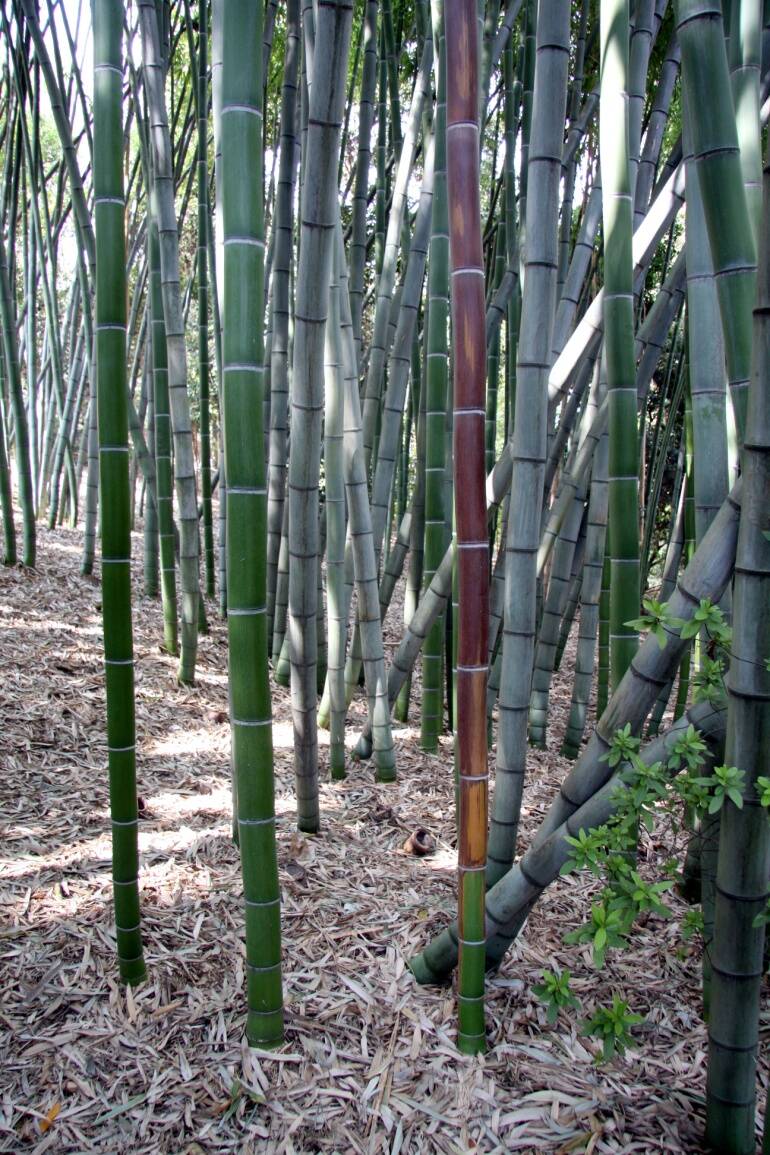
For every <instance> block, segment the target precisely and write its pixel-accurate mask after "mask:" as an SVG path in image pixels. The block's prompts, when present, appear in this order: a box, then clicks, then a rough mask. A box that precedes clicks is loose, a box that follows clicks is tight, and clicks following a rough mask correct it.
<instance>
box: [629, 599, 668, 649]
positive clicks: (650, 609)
mask: <svg viewBox="0 0 770 1155" xmlns="http://www.w3.org/2000/svg"><path fill="white" fill-rule="evenodd" d="M642 605H643V606H644V609H645V610H646V611H647V612H646V613H644V614H642V615H641V617H639V618H634V619H633V621H630V622H625V623H624V624H625V625H627V626H628V627H629V629H632V630H638V631H639V633H640V634H644V633H650V634H652V636H653V637H654V638H656V639H657V642H658V645H659V646H660V648H661V650H662V649H664V648H665V645H666V642H667V640H668V632H667V630H666V627H667V626H668V627H669V631H670V630H671V629H673V628H674V626H675V624H676V623H677V622H678V619H677V618H672V617H671V614H670V612H669V608H668V602H658V601H656V600H655V598H644V599H643V601H642Z"/></svg>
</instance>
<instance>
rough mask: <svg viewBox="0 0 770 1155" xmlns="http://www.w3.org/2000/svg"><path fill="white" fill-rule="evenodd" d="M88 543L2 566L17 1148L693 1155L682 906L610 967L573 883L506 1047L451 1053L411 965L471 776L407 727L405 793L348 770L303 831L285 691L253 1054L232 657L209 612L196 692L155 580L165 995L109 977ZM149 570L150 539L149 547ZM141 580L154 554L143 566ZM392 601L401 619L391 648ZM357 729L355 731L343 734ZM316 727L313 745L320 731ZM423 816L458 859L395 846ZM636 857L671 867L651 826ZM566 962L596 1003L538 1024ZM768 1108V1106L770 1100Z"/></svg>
mask: <svg viewBox="0 0 770 1155" xmlns="http://www.w3.org/2000/svg"><path fill="white" fill-rule="evenodd" d="M80 540H81V539H80V534H79V533H74V532H70V531H66V530H60V531H56V532H53V533H51V532H45V531H44V530H42V529H41V531H40V540H39V559H40V560H39V566H38V568H37V570H36V571H35V572H33V573H30V572H25V571H24V570H23V569H21V568H16V569H7V570H3V571H2V572H0V725H1V726H2V730H0V837H1V839H2V841H1V843H0V1047H1V1048H2V1058H0V1151H12V1152H19V1153H26V1152H35V1153H41V1152H43V1151H51V1152H132V1153H133V1155H143V1153H150V1152H152V1153H153V1155H154V1153H168V1155H180V1153H186V1155H201V1153H206V1155H210V1153H214V1152H231V1151H233V1152H235V1151H237V1152H244V1153H246V1152H275V1153H276V1155H277V1153H279V1152H287V1153H288V1152H315V1151H329V1152H362V1153H364V1152H365V1153H371V1155H374V1153H375V1152H388V1153H389V1155H398V1153H404V1155H406V1153H409V1155H411V1153H415V1155H417V1153H419V1155H431V1153H432V1152H446V1153H459V1152H466V1151H479V1152H487V1153H490V1155H491V1153H492V1152H509V1151H523V1152H554V1153H556V1152H560V1153H564V1155H566V1153H568V1152H569V1153H575V1155H576V1153H578V1152H586V1153H590V1152H597V1153H598V1152H623V1153H630V1152H645V1153H650V1152H659V1151H669V1152H691V1151H697V1150H699V1146H698V1136H699V1135H700V1133H701V1130H702V1116H703V1093H704V1079H705V1059H706V1035H705V1030H704V1027H703V1024H702V1022H701V1020H700V1018H699V966H700V963H699V957H698V953H697V950H696V949H695V948H693V947H691V946H689V945H688V944H685V943H683V941H682V938H681V934H680V932H679V927H678V920H679V918H680V917H681V915H682V913H683V911H684V909H685V908H684V907H683V906H681V904H679V903H678V901H677V900H674V901H673V906H674V908H675V916H674V918H673V919H670V920H668V921H665V922H664V921H662V920H659V919H653V920H650V921H649V922H648V923H647V924H646V926H644V927H642V928H640V929H639V931H638V933H637V934H636V936H635V938H634V942H633V945H632V947H631V949H629V950H628V951H625V952H622V953H619V952H612V953H611V954H610V956H609V958H608V962H607V964H606V966H605V968H604V969H603V970H602V971H601V972H597V971H596V970H595V969H594V968H593V966H592V965H591V960H590V955H589V954H588V952H587V950H585V949H583V948H579V947H567V946H565V945H564V944H563V941H562V938H563V935H564V934H565V933H567V932H568V931H570V930H572V929H574V928H575V927H576V926H578V925H579V924H580V923H581V922H582V921H583V920H584V918H585V916H586V912H587V911H588V909H589V905H590V899H591V896H592V893H593V892H594V889H595V886H596V884H595V883H594V882H593V881H592V880H590V879H584V878H582V877H578V878H575V877H572V878H567V879H562V880H561V881H560V882H559V883H558V884H557V885H555V886H554V887H552V888H551V889H550V890H549V891H548V892H547V893H546V895H545V896H544V898H543V900H542V901H541V903H540V904H539V905H538V906H537V908H536V909H535V911H534V913H533V915H532V916H531V918H530V920H529V923H528V924H527V926H526V927H525V929H524V932H523V933H522V935H521V936H520V939H519V941H518V942H517V944H516V945H515V947H514V949H513V950H512V951H511V952H510V954H509V956H508V958H507V959H506V961H505V963H504V965H503V966H502V968H501V970H500V972H499V973H498V974H497V975H496V976H495V977H494V978H492V979H490V981H489V985H488V1028H489V1049H488V1051H487V1053H486V1054H485V1055H484V1056H483V1057H482V1058H478V1059H466V1058H462V1057H460V1056H459V1055H458V1054H457V1052H456V1050H455V1046H454V1033H455V1000H454V997H453V993H452V990H451V988H447V989H443V990H438V989H432V988H425V987H418V986H417V985H416V984H415V982H414V981H413V979H412V977H411V975H410V972H409V971H408V969H407V965H406V964H407V960H408V959H409V957H410V956H411V955H412V954H413V953H415V952H416V951H417V950H418V949H420V947H421V946H422V945H424V944H425V942H426V941H427V940H428V938H429V937H430V936H431V935H432V934H433V933H435V932H436V931H437V930H439V929H441V927H442V926H443V925H444V924H445V922H446V919H447V918H448V917H451V916H452V913H453V910H454V903H455V875H454V867H455V854H454V849H453V845H454V844H453V829H454V813H453V810H454V802H453V789H452V758H451V749H450V744H449V740H448V739H445V740H444V744H443V746H442V750H441V753H440V755H439V756H429V755H425V754H423V753H422V752H421V751H420V749H419V681H418V680H416V682H415V686H414V701H415V702H416V703H417V704H416V705H415V706H413V709H412V724H411V725H408V726H404V727H399V728H397V731H396V743H397V753H398V771H399V780H398V783H397V784H395V785H387V786H386V785H378V784H376V783H375V782H374V777H373V770H372V767H371V766H370V765H368V764H366V763H364V764H358V763H356V762H354V761H352V760H351V762H350V766H349V773H348V777H347V779H346V780H345V781H344V782H343V783H335V784H334V785H331V784H330V783H329V782H328V781H327V780H326V779H327V774H326V766H325V761H326V747H325V746H322V749H321V755H322V761H323V764H322V767H321V774H322V782H323V785H322V787H321V804H322V815H323V833H322V835H321V836H320V837H317V838H308V837H305V836H302V835H299V834H298V833H297V832H296V830H295V828H294V813H295V807H294V797H293V783H292V753H291V740H292V736H291V722H290V714H289V703H288V694H287V692H286V691H284V690H280V689H279V690H276V692H275V696H274V713H275V722H276V724H275V751H276V769H277V814H278V822H277V831H278V843H279V861H280V866H281V884H282V897H283V947H284V963H285V970H284V984H285V998H286V1024H287V1029H286V1043H285V1045H284V1047H283V1048H282V1049H281V1050H280V1051H278V1052H277V1053H271V1054H266V1053H262V1052H254V1051H252V1052H249V1050H248V1049H247V1048H245V1047H244V1044H243V1025H244V1017H245V1006H244V981H243V980H244V959H243V948H242V941H241V938H242V917H241V883H240V874H239V864H238V855H237V852H236V849H235V847H234V846H233V843H232V841H231V837H230V825H231V817H230V785H229V777H230V771H229V726H228V720H227V644H226V632H225V628H224V625H223V623H222V622H221V621H220V620H219V619H218V618H217V617H216V614H215V609H214V607H213V606H212V607H210V608H209V617H210V622H211V632H210V634H209V636H207V637H204V638H202V639H201V644H200V663H199V673H198V680H197V684H196V686H195V688H193V689H189V688H181V687H179V686H178V685H177V684H176V681H175V661H174V660H173V659H172V658H170V657H168V656H166V655H165V654H163V653H162V652H161V650H160V647H159V642H160V640H161V638H162V625H161V615H160V607H159V605H158V604H157V603H154V602H150V601H148V600H147V599H145V598H143V597H142V596H141V592H140V589H139V588H138V587H137V589H136V591H135V592H136V599H135V648H136V659H137V667H136V669H137V724H138V736H137V740H138V753H139V790H140V794H141V798H142V802H143V809H142V813H141V826H140V846H141V855H142V875H141V896H142V916H143V927H144V933H145V944H146V957H147V965H148V979H147V982H146V983H145V984H144V985H143V986H142V987H140V988H138V989H136V990H133V991H127V990H124V989H122V988H121V987H120V986H119V985H118V982H117V981H116V968H115V959H114V948H113V940H112V915H111V906H112V904H111V884H110V844H109V837H108V829H109V827H108V803H107V780H106V772H105V764H106V749H105V736H104V693H103V678H102V659H101V641H100V638H101V620H100V605H99V598H100V592H99V585H98V581H97V580H96V579H88V578H83V577H81V576H79V551H80ZM134 548H135V553H136V555H137V557H139V551H140V549H141V540H140V538H139V537H138V536H137V537H136V538H135V541H134ZM136 570H137V572H140V570H141V566H140V565H137V566H136ZM399 620H400V606H398V605H396V606H394V608H393V610H392V611H391V614H390V617H389V620H388V643H389V649H392V646H393V644H394V643H395V641H396V640H397V637H398V634H399V625H398V623H399ZM570 657H571V647H570V650H569V651H568V654H567V658H566V659H565V662H564V665H563V668H562V672H561V673H560V675H559V676H558V677H557V679H556V681H555V684H554V690H553V717H554V723H553V727H552V730H551V732H550V733H549V749H548V750H547V751H545V752H532V755H531V760H530V765H531V774H530V777H529V780H528V785H527V792H526V796H525V814H524V839H525V840H526V839H527V838H528V837H529V835H530V834H531V832H532V830H533V829H534V827H535V826H536V824H537V820H538V817H539V816H540V815H541V814H542V812H543V811H544V809H545V807H546V806H547V803H548V801H549V799H550V797H551V795H552V793H553V791H554V789H555V786H556V783H557V782H558V780H559V777H560V776H561V775H563V774H564V772H565V770H566V766H567V764H566V762H565V761H564V759H562V758H561V757H560V756H559V755H558V753H557V751H558V749H559V743H560V739H561V729H562V726H563V724H564V721H565V719H566V711H567V710H568V707H569V697H570V694H571V679H570V669H571V663H570ZM361 720H362V705H361V703H360V702H359V703H356V704H355V707H354V709H353V711H352V715H351V722H352V724H351V728H350V732H349V734H350V745H351V747H352V745H353V743H354V741H355V737H356V733H357V727H359V726H360V724H361ZM324 737H325V736H322V740H323V738H324ZM417 826H425V827H427V828H428V829H429V830H430V832H431V833H432V834H433V836H434V838H435V839H436V843H437V850H436V853H435V854H434V855H433V856H431V857H429V858H424V859H415V858H413V857H411V856H408V855H407V854H405V853H404V852H403V850H402V846H403V843H404V840H405V838H406V837H407V835H408V834H409V833H410V832H411V831H412V830H414V829H415V827H417ZM643 854H644V855H645V856H647V857H648V858H654V857H655V856H657V855H658V854H661V855H663V854H665V847H662V846H658V845H657V844H656V842H655V838H653V839H651V840H648V842H647V843H646V844H645V846H644V849H643ZM554 966H559V967H565V966H566V967H569V969H570V970H571V971H572V974H573V986H574V988H575V990H576V992H577V994H578V995H579V996H580V998H581V1002H582V1005H583V1012H582V1014H581V1015H577V1016H568V1015H564V1014H562V1015H561V1016H560V1018H559V1020H558V1021H557V1023H556V1025H555V1026H554V1027H551V1026H549V1025H547V1024H546V1021H545V1011H544V1008H543V1006H542V1004H541V1003H540V1002H539V1001H538V999H537V998H536V996H535V995H534V994H533V993H532V987H533V985H534V984H535V983H537V982H538V981H539V979H540V975H541V971H542V970H543V968H552V967H554ZM614 992H618V993H621V994H623V995H624V997H626V998H627V999H628V1001H629V1003H630V1004H631V1007H632V1009H633V1010H634V1011H636V1012H638V1013H640V1014H643V1015H644V1016H645V1022H644V1024H643V1025H642V1026H641V1027H639V1028H637V1029H636V1032H635V1034H636V1039H637V1041H638V1044H639V1045H638V1048H637V1049H635V1050H632V1051H629V1052H628V1053H627V1055H626V1056H625V1057H624V1058H621V1059H616V1060H614V1061H613V1062H611V1063H610V1064H607V1065H604V1066H598V1065H597V1063H596V1061H595V1060H596V1054H597V1050H598V1047H597V1044H596V1042H595V1040H592V1039H587V1038H586V1037H585V1036H583V1035H581V1034H580V1023H581V1019H582V1017H583V1015H584V1014H585V1013H587V1012H588V1011H590V1009H591V1008H592V1007H593V1006H594V1005H595V1004H596V1003H602V1002H608V1001H609V1000H610V998H611V995H612V994H613V993H614ZM760 1101H761V1103H762V1105H763V1102H764V1096H763V1095H762V1096H761V1100H760Z"/></svg>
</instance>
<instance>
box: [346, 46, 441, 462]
mask: <svg viewBox="0 0 770 1155" xmlns="http://www.w3.org/2000/svg"><path fill="white" fill-rule="evenodd" d="M432 64H433V41H432V40H431V38H430V37H427V38H426V40H425V45H424V47H423V51H422V58H421V60H420V66H419V71H418V74H417V80H416V82H415V86H414V92H413V94H412V104H411V107H410V109H409V119H408V122H407V127H406V132H405V133H404V140H403V144H402V147H401V153H400V156H399V161H398V167H397V169H396V176H395V180H394V182H393V195H392V198H391V205H390V214H389V217H388V226H387V232H386V235H385V243H384V249H383V258H382V269H381V271H380V273H379V276H378V279H377V297H376V302H375V308H374V322H373V327H372V340H371V344H370V346H369V364H368V367H367V374H366V384H365V386H364V403H363V423H364V426H363V434H364V450H365V452H366V465H367V470H368V469H370V468H371V464H372V460H373V450H374V442H375V435H376V427H377V414H378V411H379V408H380V395H381V391H382V381H383V377H384V373H385V362H386V358H387V352H388V339H387V337H388V324H389V321H390V314H391V305H392V299H393V289H394V286H395V282H396V265H397V257H398V247H399V238H400V236H401V232H402V225H403V218H404V210H405V208H406V197H407V189H408V185H409V177H410V175H411V172H412V168H413V166H414V158H415V154H416V151H417V143H418V139H419V130H420V126H421V123H422V110H423V105H424V103H425V101H426V99H427V97H428V93H429V90H430V74H431V67H432ZM402 408H403V406H402Z"/></svg>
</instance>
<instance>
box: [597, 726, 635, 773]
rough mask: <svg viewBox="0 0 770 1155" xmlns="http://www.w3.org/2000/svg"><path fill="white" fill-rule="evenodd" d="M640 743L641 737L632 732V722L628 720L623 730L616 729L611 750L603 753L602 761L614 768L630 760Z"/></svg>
mask: <svg viewBox="0 0 770 1155" xmlns="http://www.w3.org/2000/svg"><path fill="white" fill-rule="evenodd" d="M640 744H641V739H640V738H637V737H635V735H633V734H632V733H631V723H630V722H626V724H625V726H624V727H623V729H622V730H616V731H615V733H614V735H613V737H612V741H611V742H610V748H609V750H608V751H607V753H606V754H602V761H603V762H607V763H608V765H609V766H611V767H612V768H613V769H614V768H615V766H617V765H618V764H619V763H620V762H628V761H629V760H630V759H631V756H632V754H635V753H636V752H637V750H638V749H639V746H640Z"/></svg>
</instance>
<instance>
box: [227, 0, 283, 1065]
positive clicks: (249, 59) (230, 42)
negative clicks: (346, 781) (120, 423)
mask: <svg viewBox="0 0 770 1155" xmlns="http://www.w3.org/2000/svg"><path fill="white" fill-rule="evenodd" d="M222 37H223V39H222V62H223V71H222V122H221V133H222V137H221V145H222V185H221V187H222V226H223V239H224V285H223V288H224V328H223V346H222V352H223V371H224V389H223V393H224V405H225V412H224V446H225V469H226V471H227V505H228V508H227V590H228V594H227V597H228V611H227V633H228V643H229V650H230V722H231V731H232V743H233V750H232V760H233V771H234V777H235V785H236V796H237V797H236V802H235V804H236V807H237V810H236V817H237V832H238V843H239V846H240V851H241V868H242V873H243V892H244V902H245V908H246V910H245V919H246V964H247V972H248V973H247V998H248V1016H247V1020H246V1037H247V1039H248V1041H249V1043H250V1044H251V1045H252V1046H260V1047H273V1046H277V1045H278V1044H279V1043H280V1042H281V1041H282V1039H283V1010H282V989H281V929H280V892H279V888H278V863H277V857H276V847H275V806H274V785H273V738H272V705H271V700H270V683H269V673H268V638H267V608H266V592H267V585H266V545H267V522H266V513H267V497H266V489H265V481H266V478H265V460H264V453H263V427H262V421H263V390H264V372H265V368H264V337H263V329H262V326H263V300H264V257H265V249H264V237H265V234H264V215H263V214H264V209H263V199H262V198H263V191H262V164H263V139H262V131H263V130H262V116H263V111H262V69H261V67H260V61H261V40H262V7H261V5H254V4H251V3H249V0H242V2H241V0H227V3H226V4H225V5H224V11H223V13H222ZM244 172H245V173H247V174H248V177H247V178H244Z"/></svg>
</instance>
